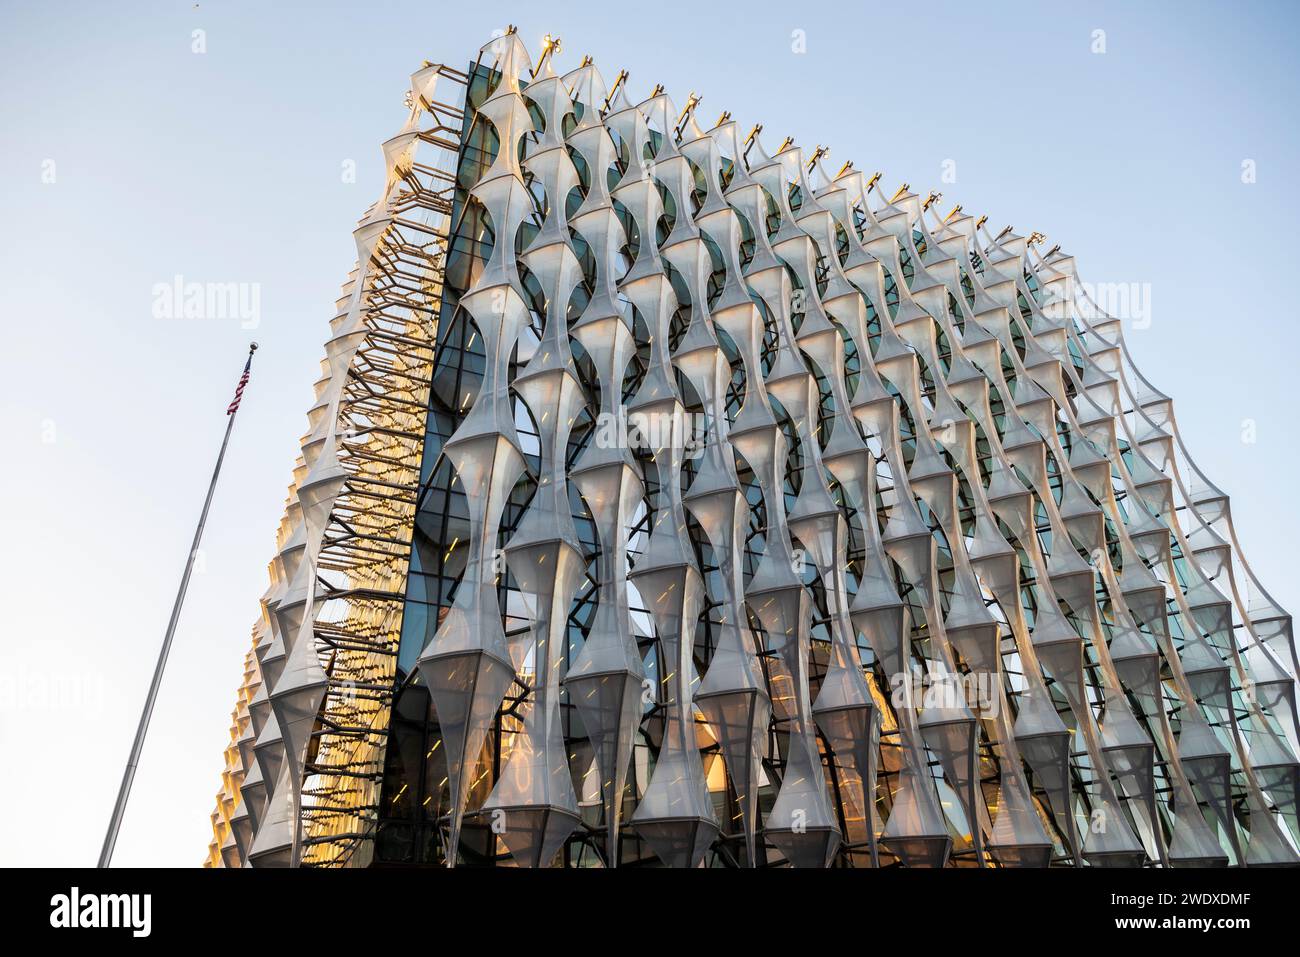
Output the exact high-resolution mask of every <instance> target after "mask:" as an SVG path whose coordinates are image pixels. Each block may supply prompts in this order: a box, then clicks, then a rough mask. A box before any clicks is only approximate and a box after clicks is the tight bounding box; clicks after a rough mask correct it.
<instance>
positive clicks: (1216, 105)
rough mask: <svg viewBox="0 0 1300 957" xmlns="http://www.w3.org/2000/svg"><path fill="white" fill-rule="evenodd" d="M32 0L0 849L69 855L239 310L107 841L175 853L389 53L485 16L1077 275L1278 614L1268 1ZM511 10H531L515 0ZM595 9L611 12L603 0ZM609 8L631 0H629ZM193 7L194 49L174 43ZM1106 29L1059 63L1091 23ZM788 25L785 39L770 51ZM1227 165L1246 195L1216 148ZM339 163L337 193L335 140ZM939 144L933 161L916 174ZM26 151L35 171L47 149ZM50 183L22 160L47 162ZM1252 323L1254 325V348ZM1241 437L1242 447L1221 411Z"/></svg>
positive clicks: (273, 507) (1279, 438) (10, 456)
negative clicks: (1121, 286) (158, 691)
mask: <svg viewBox="0 0 1300 957" xmlns="http://www.w3.org/2000/svg"><path fill="white" fill-rule="evenodd" d="M844 7H845V8H846V9H845V11H844V12H839V13H837V12H835V5H834V4H789V3H784V4H775V3H766V2H754V3H749V4H741V3H728V4H705V3H700V2H698V0H696V2H689V3H682V2H673V0H665V2H658V3H653V4H639V5H634V6H632V7H625V8H620V7H619V6H618V5H617V4H615V5H610V4H594V3H593V4H583V5H575V4H568V3H538V2H531V3H481V4H450V3H437V2H430V0H419V2H411V3H381V2H372V3H365V4H355V3H347V4H343V3H339V4H333V3H310V4H309V3H276V4H274V5H272V4H268V3H257V2H240V3H222V2H214V0H201V2H200V3H197V4H196V3H193V2H192V0H190V2H170V3H122V4H111V5H110V4H104V3H80V4H79V3H59V4H53V3H41V4H37V3H30V4H17V3H13V2H10V0H6V2H4V3H3V6H2V7H0V138H2V141H3V142H2V144H0V184H2V187H0V223H2V224H3V233H0V237H2V238H0V244H2V255H0V303H3V322H4V328H5V332H6V335H5V347H4V349H3V350H0V364H2V368H0V371H2V372H3V378H2V379H0V402H3V421H4V422H5V424H6V426H7V428H8V435H9V439H8V441H7V442H6V443H5V448H6V454H5V456H4V460H3V461H4V467H3V468H2V469H0V497H2V500H3V501H4V502H6V504H7V506H8V507H7V509H6V521H5V523H4V534H5V539H4V545H3V547H2V548H0V563H2V567H0V589H2V590H3V592H2V594H0V598H2V599H3V604H4V609H5V622H6V626H7V631H6V633H5V634H4V635H3V636H0V749H3V753H4V754H5V757H6V764H7V766H8V767H9V769H10V772H9V775H8V778H7V785H6V787H5V788H4V789H3V791H2V792H0V795H2V796H0V820H3V821H5V822H7V825H6V827H5V828H4V831H5V837H4V840H3V842H0V864H18V863H29V864H91V863H93V862H94V860H95V857H96V855H97V853H98V849H99V844H100V841H101V840H102V837H103V830H104V827H105V824H106V822H107V818H108V813H109V809H110V807H111V805H112V800H113V795H114V792H115V789H116V787H117V783H118V779H119V776H120V774H121V769H122V764H123V762H124V760H125V758H126V752H127V749H128V747H129V744H130V738H131V734H132V731H133V728H134V726H135V722H136V719H137V716H138V711H139V708H140V705H141V703H142V700H143V696H144V692H145V688H146V686H147V684H148V680H149V674H150V671H151V668H152V665H153V660H154V656H155V653H156V650H157V646H158V642H159V641H160V639H161V636H162V632H163V630H164V627H165V625H166V622H167V616H168V613H169V611H170V607H171V601H172V596H173V594H174V591H175V588H176V583H177V579H178V577H179V574H180V569H181V564H182V562H183V560H184V556H185V551H186V548H187V547H188V544H189V538H190V535H191V533H192V529H193V523H194V520H195V518H196V516H197V511H198V508H199V506H200V504H201V499H202V494H203V490H204V487H205V484H206V482H207V478H208V475H209V472H210V469H211V466H212V460H213V458H214V456H215V453H216V447H217V444H218V442H219V441H220V438H221V431H222V429H223V428H224V425H225V416H224V414H223V412H224V409H225V405H226V403H227V402H228V401H229V398H230V393H231V390H232V389H233V386H234V382H235V379H236V378H237V376H238V373H239V370H240V368H241V366H242V364H243V357H244V353H245V350H246V348H247V342H248V340H249V338H250V337H255V338H256V339H257V340H258V341H259V342H260V343H261V344H262V349H261V351H260V352H259V353H258V355H257V362H256V368H255V370H254V375H253V381H252V384H251V386H250V387H249V389H248V392H247V393H246V396H245V401H244V408H243V412H242V413H241V415H240V420H239V423H238V425H237V427H236V432H235V436H234V440H233V443H232V448H231V452H230V455H229V457H228V459H227V463H226V472H225V477H224V480H223V484H222V487H221V489H220V490H219V492H218V495H217V498H216V501H215V504H214V507H213V512H212V517H211V521H210V525H209V533H208V535H207V537H206V540H205V543H204V563H203V567H202V569H201V571H200V573H199V574H198V575H197V576H196V577H195V580H194V582H193V584H192V586H191V589H190V598H189V603H188V605H187V607H186V610H185V615H184V618H183V620H182V624H181V628H180V631H179V634H178V639H177V646H176V648H175V651H174V653H173V656H172V663H171V666H170V670H169V672H168V675H167V681H166V684H165V686H164V688H163V692H162V696H161V699H160V701H159V704H158V710H157V713H156V715H155V721H154V726H153V730H152V732H151V737H150V740H149V745H148V747H147V749H146V751H145V758H144V763H143V766H142V767H141V769H140V774H139V775H138V777H137V781H136V791H135V798H134V802H133V804H132V806H131V809H130V811H129V813H128V817H127V820H126V825H125V828H124V830H123V833H122V837H121V840H120V842H119V844H118V854H117V862H118V863H120V864H136V865H149V864H156V865H193V864H196V863H198V862H199V861H200V860H201V859H202V857H203V855H204V851H205V849H206V847H207V842H208V839H209V831H208V821H207V816H208V813H209V811H210V810H211V808H212V803H213V802H212V798H213V794H214V793H215V791H216V790H217V785H218V778H219V774H220V771H221V764H222V762H221V750H222V748H223V747H224V745H225V743H226V729H227V726H228V724H229V712H230V708H231V705H232V704H233V701H234V693H235V689H236V686H237V684H238V682H239V678H240V674H241V665H242V656H243V653H244V650H245V648H246V647H247V643H248V634H249V628H250V626H251V624H252V622H253V621H254V619H255V617H256V612H257V599H258V597H259V596H260V595H261V594H262V592H263V590H264V589H265V585H266V573H265V566H266V563H267V561H268V559H269V558H270V557H271V555H272V552H273V549H274V538H273V534H274V531H275V527H276V523H277V521H278V519H279V516H280V513H281V509H282V504H283V498H284V493H285V488H286V486H287V484H288V482H289V479H290V470H291V467H292V464H293V459H294V456H295V455H296V453H297V449H298V439H299V437H300V436H301V434H302V433H303V431H304V430H305V425H306V420H305V413H306V411H307V408H308V406H309V405H310V403H311V398H312V383H313V381H314V380H315V378H316V377H317V373H318V368H319V367H318V362H319V360H320V358H321V356H322V355H323V349H322V343H323V342H324V340H325V338H326V337H327V332H328V327H327V323H328V320H329V318H330V317H331V316H332V315H333V312H334V307H333V303H334V299H335V298H336V296H337V294H338V290H339V286H340V284H341V283H342V282H343V280H344V278H345V277H346V274H347V271H348V269H349V268H350V267H351V265H352V262H353V260H354V258H355V249H354V246H353V242H352V238H351V230H352V228H353V226H354V225H355V222H356V220H357V218H358V217H359V216H360V215H361V213H362V212H363V211H364V210H365V208H366V207H367V206H368V205H369V204H370V203H371V202H373V201H374V199H375V197H376V196H377V195H378V191H379V186H380V183H381V177H382V168H381V165H380V150H379V144H380V143H381V141H383V140H384V139H385V138H387V137H388V136H390V135H392V134H393V133H394V132H396V130H397V129H398V127H399V125H400V123H401V122H402V120H403V118H404V110H403V107H402V94H403V91H404V90H405V88H406V82H407V76H408V75H409V74H410V73H411V72H412V71H413V70H415V69H417V68H418V67H419V66H420V64H421V61H422V60H424V59H426V58H427V59H430V60H434V61H444V62H448V63H453V64H456V65H463V64H464V63H465V62H466V61H468V60H469V59H472V58H473V56H474V54H475V52H476V51H477V49H478V47H479V46H480V45H481V44H482V43H483V42H484V41H485V40H486V39H487V38H488V36H489V35H490V34H491V31H492V30H493V29H501V28H504V27H505V26H506V25H507V24H508V23H515V24H517V25H518V26H519V28H520V31H521V33H522V35H523V36H524V37H525V38H527V39H528V41H529V43H530V46H531V47H532V48H533V49H536V48H537V45H538V42H539V40H540V38H541V36H542V35H543V34H544V33H546V32H548V31H549V32H552V33H555V34H558V35H560V36H561V37H562V38H563V40H564V52H563V53H562V54H561V56H560V63H561V64H567V65H573V64H576V63H577V61H578V59H579V58H580V57H581V56H582V55H583V54H584V53H590V54H592V55H593V56H594V57H595V59H596V62H597V64H598V65H599V66H600V67H601V69H602V70H603V71H604V73H605V75H606V77H609V78H612V77H613V75H614V74H615V73H616V72H617V71H618V69H619V68H620V67H626V68H627V69H628V70H629V71H630V73H631V80H630V87H631V92H632V93H633V94H634V95H635V96H636V97H637V98H639V97H641V96H645V95H646V94H648V92H649V90H650V88H651V87H652V86H653V84H655V83H656V82H662V83H663V84H665V86H666V87H667V88H668V90H669V92H670V93H671V94H672V95H673V96H674V98H675V99H676V100H677V101H678V102H679V103H681V102H682V101H684V99H685V97H686V95H687V94H688V93H689V92H691V91H692V90H694V91H697V92H699V93H701V94H703V96H704V102H703V104H702V106H701V115H702V116H703V117H705V118H707V119H710V120H711V119H712V118H713V117H715V116H716V115H717V114H718V113H719V112H720V111H721V110H723V109H727V110H730V111H732V113H733V115H734V116H735V117H736V119H737V120H738V121H740V122H741V123H742V125H745V126H748V125H749V124H751V123H753V122H759V121H761V122H762V123H764V124H765V126H766V131H767V132H766V134H765V135H766V136H767V137H768V138H770V139H771V141H772V145H773V146H774V145H775V143H779V142H780V140H781V138H782V137H784V136H785V135H787V134H789V135H791V136H794V137H795V139H796V141H797V142H799V143H800V144H802V145H808V146H811V145H813V144H816V143H823V144H827V145H829V146H830V147H831V149H832V152H831V160H830V161H831V165H832V166H833V167H834V168H838V165H839V164H840V163H842V162H843V161H845V160H848V159H852V160H854V161H855V163H856V165H857V166H858V168H860V169H866V170H876V169H882V170H884V172H885V184H886V186H887V187H890V188H891V190H892V188H893V187H895V186H897V185H898V184H899V183H901V182H902V181H903V180H906V181H908V182H910V183H911V184H912V187H913V189H914V190H916V191H917V192H921V193H924V192H925V191H926V190H928V189H931V188H942V189H943V191H944V194H945V195H944V207H945V208H947V206H948V204H949V203H950V202H961V203H962V204H963V205H964V206H965V209H966V210H967V211H968V212H972V213H976V214H979V213H987V214H988V216H989V221H990V225H991V226H993V228H994V231H995V232H996V230H997V229H1000V228H1001V227H1002V226H1003V225H1005V224H1013V225H1015V227H1016V228H1017V230H1018V231H1020V232H1021V233H1028V232H1029V231H1030V230H1033V229H1037V230H1041V231H1043V232H1044V233H1047V234H1048V236H1049V238H1050V241H1051V242H1053V243H1055V242H1060V243H1061V244H1062V245H1063V248H1064V249H1066V250H1067V251H1068V252H1071V253H1074V254H1075V255H1076V256H1077V257H1078V262H1079V265H1080V270H1081V273H1082V275H1083V277H1084V278H1085V279H1087V280H1090V281H1094V282H1137V283H1149V284H1150V288H1151V296H1152V299H1151V306H1152V316H1151V318H1152V322H1151V325H1150V328H1148V329H1145V330H1140V331H1134V332H1132V333H1131V334H1130V336H1129V341H1130V344H1131V346H1132V349H1133V351H1134V353H1135V356H1136V358H1137V361H1138V363H1139V364H1140V366H1141V368H1142V369H1143V371H1144V372H1145V373H1146V375H1147V376H1148V378H1150V379H1151V380H1152V381H1153V382H1154V383H1155V384H1156V385H1157V386H1158V387H1159V388H1161V389H1163V390H1164V391H1165V392H1167V393H1169V394H1171V395H1172V396H1173V397H1174V399H1175V401H1176V408H1177V411H1178V416H1179V420H1180V423H1181V425H1182V428H1183V430H1184V432H1185V434H1186V436H1187V438H1188V442H1189V444H1190V446H1191V449H1192V451H1193V454H1195V455H1196V456H1197V458H1198V461H1199V462H1200V464H1201V465H1202V467H1203V468H1204V469H1205V470H1206V471H1207V472H1208V473H1209V475H1210V476H1211V477H1212V478H1213V479H1214V480H1215V481H1216V482H1217V483H1218V484H1219V485H1220V486H1221V487H1222V488H1224V489H1225V490H1227V491H1228V492H1230V493H1232V494H1233V495H1234V497H1235V502H1236V518H1237V522H1238V529H1239V531H1240V533H1241V535H1242V536H1243V539H1244V542H1245V545H1246V548H1247V553H1248V555H1249V557H1250V558H1251V560H1252V562H1253V563H1254V565H1255V567H1256V570H1257V571H1258V572H1259V573H1260V575H1261V576H1262V577H1263V579H1264V581H1265V582H1266V583H1267V584H1268V585H1269V586H1270V587H1271V589H1272V591H1273V594H1274V596H1275V597H1276V598H1277V599H1278V600H1279V601H1281V602H1282V603H1283V604H1284V605H1285V606H1287V607H1289V608H1292V609H1295V608H1296V607H1297V606H1300V587H1297V585H1296V584H1295V579H1294V572H1293V569H1294V561H1293V560H1292V559H1291V555H1290V553H1289V552H1288V550H1287V549H1286V548H1285V547H1284V545H1283V543H1284V542H1288V541H1294V540H1295V539H1296V537H1297V533H1298V532H1300V528H1297V526H1298V525H1300V522H1298V521H1297V510H1296V509H1295V507H1294V496H1295V489H1294V482H1293V480H1292V479H1291V478H1290V477H1289V476H1290V475H1292V474H1293V471H1294V470H1295V469H1296V467H1297V466H1298V465H1300V462H1297V460H1296V452H1295V445H1294V442H1295V436H1294V433H1293V430H1294V425H1288V424H1287V423H1288V422H1292V423H1293V422H1294V414H1293V412H1292V411H1290V410H1292V409H1293V407H1294V402H1293V401H1291V392H1292V388H1293V385H1294V382H1295V378H1296V371H1295V368H1294V360H1293V359H1292V358H1291V356H1292V355H1293V352H1294V346H1293V344H1292V343H1293V341H1294V336H1295V320H1296V315H1297V306H1296V299H1295V297H1294V296H1293V295H1292V294H1291V290H1290V289H1289V286H1290V283H1291V277H1292V276H1293V274H1294V261H1295V253H1294V245H1295V227H1294V221H1295V214H1296V209H1297V202H1296V201H1297V199H1298V198H1300V196H1298V195H1297V194H1298V187H1297V184H1298V182H1300V159H1298V157H1300V150H1298V149H1297V142H1296V140H1297V132H1296V122H1295V121H1296V116H1295V106H1294V104H1295V103H1296V102H1297V101H1298V99H1300V89H1298V86H1300V82H1298V81H1300V68H1298V67H1297V60H1296V59H1295V58H1294V56H1293V55H1292V51H1291V49H1290V47H1291V45H1292V44H1293V42H1294V40H1295V37H1296V32H1297V31H1296V26H1297V12H1296V11H1297V8H1296V7H1295V6H1294V5H1292V4H1289V3H1189V2H1177V3H1142V4H1109V3H1105V4H1079V3H1042V2H1038V3H1009V2H1004V0H990V2H986V3H971V2H968V0H967V2H960V3H941V2H937V0H931V2H928V3H927V4H925V11H926V12H925V13H921V12H919V11H916V10H914V8H913V7H912V6H911V5H908V4H900V3H893V4H868V3H860V2H855V3H852V4H844ZM543 10H545V11H546V12H545V13H543V12H542V11H543ZM624 11H625V12H624ZM633 14H639V15H644V16H639V17H638V19H636V20H633V19H632V16H633ZM196 29H201V30H204V31H205V32H206V33H205V37H206V52H205V53H202V54H196V53H194V52H192V51H191V47H192V43H193V40H192V31H194V30H196ZM1098 29H1101V30H1105V31H1106V52H1105V53H1104V54H1100V55H1098V54H1094V53H1092V52H1091V46H1092V44H1093V31H1094V30H1098ZM795 30H802V31H804V35H805V37H806V52H805V53H803V54H796V53H794V52H792V49H791V46H792V32H793V31H795ZM1246 159H1251V160H1254V161H1255V163H1256V168H1257V182H1255V183H1253V184H1249V185H1247V184H1243V183H1242V181H1241V164H1242V161H1243V160H1246ZM348 160H353V161H355V163H356V181H355V183H346V182H343V181H342V180H343V177H342V176H341V171H342V169H343V165H344V163H345V162H346V161H348ZM945 160H953V161H954V162H955V169H956V174H957V179H956V182H955V183H951V184H943V185H941V184H940V177H941V173H942V171H943V163H944V161H945ZM47 161H53V166H52V167H51V166H50V165H49V163H48V162H47ZM50 172H53V179H54V181H53V182H45V181H44V180H45V179H48V178H49V173H50ZM178 274H179V275H181V276H183V277H184V278H185V279H186V280H187V281H198V282H241V283H256V284H259V289H260V313H261V321H260V326H259V327H258V328H257V329H255V330H251V331H250V330H248V329H244V328H241V324H240V322H239V321H238V320H235V319H228V320H219V319H189V320H186V319H159V318H155V316H154V312H153V309H152V305H153V290H154V286H155V284H159V283H170V282H172V280H173V277H174V276H176V275H178ZM1284 341H1285V342H1286V345H1285V346H1284V345H1283V342H1284ZM1246 419H1250V420H1253V421H1254V423H1255V428H1256V433H1257V440H1256V441H1255V442H1254V443H1253V444H1247V443H1244V442H1243V441H1242V423H1243V420H1246Z"/></svg>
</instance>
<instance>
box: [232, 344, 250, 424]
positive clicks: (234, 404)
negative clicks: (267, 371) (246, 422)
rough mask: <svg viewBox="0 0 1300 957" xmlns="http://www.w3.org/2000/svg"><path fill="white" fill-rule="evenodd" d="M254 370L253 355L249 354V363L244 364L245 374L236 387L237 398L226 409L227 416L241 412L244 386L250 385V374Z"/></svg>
mask: <svg viewBox="0 0 1300 957" xmlns="http://www.w3.org/2000/svg"><path fill="white" fill-rule="evenodd" d="M252 368H253V354H252V353H251V352H250V353H249V354H248V361H247V362H245V363H244V374H243V375H241V376H240V377H239V385H237V386H235V397H234V398H233V399H232V400H231V401H230V405H229V406H227V407H226V415H234V414H235V413H236V412H238V411H239V400H240V399H242V398H243V397H244V386H246V385H248V374H249V372H250V371H252Z"/></svg>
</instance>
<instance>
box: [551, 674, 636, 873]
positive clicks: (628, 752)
mask: <svg viewBox="0 0 1300 957" xmlns="http://www.w3.org/2000/svg"><path fill="white" fill-rule="evenodd" d="M565 686H566V687H567V688H568V692H569V701H570V702H571V703H572V704H573V706H574V707H575V708H576V709H577V711H578V716H579V717H580V718H581V720H582V727H583V728H584V729H585V730H586V733H587V737H588V738H590V740H591V744H592V747H593V748H594V750H595V758H596V769H597V772H598V773H599V775H600V792H601V795H602V798H603V803H604V808H605V831H606V835H607V838H606V841H607V843H606V849H605V856H606V863H607V865H608V866H610V867H614V866H617V863H618V857H619V854H618V832H619V824H620V819H621V816H622V811H623V793H624V790H625V789H626V787H627V769H628V762H629V761H630V760H631V758H632V744H633V742H634V741H635V739H636V733H637V728H638V726H639V725H640V722H641V713H642V710H643V703H642V699H641V695H642V691H643V684H642V679H641V678H639V677H638V676H637V675H633V674H629V673H628V672H626V671H616V672H606V673H603V674H579V673H576V672H570V674H569V677H568V678H567V679H566V680H565Z"/></svg>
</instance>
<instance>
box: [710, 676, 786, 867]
mask: <svg viewBox="0 0 1300 957" xmlns="http://www.w3.org/2000/svg"><path fill="white" fill-rule="evenodd" d="M695 703H696V705H697V706H698V707H699V709H700V711H702V712H703V713H704V717H705V718H706V719H707V720H708V722H709V727H710V728H711V729H712V730H713V734H714V737H715V738H717V740H718V745H719V747H720V749H721V751H722V755H723V760H724V761H725V762H726V769H727V778H728V779H729V780H730V781H731V787H732V791H733V793H734V794H735V797H736V804H737V805H738V806H739V808H740V825H741V827H742V828H743V829H744V833H745V851H746V854H747V857H746V860H747V862H748V866H750V867H753V866H755V861H756V858H755V854H756V853H757V851H756V847H755V841H754V834H755V832H756V831H757V829H758V781H759V772H760V770H761V768H762V763H763V752H762V742H763V741H764V740H765V739H766V737H767V727H768V721H769V719H770V717H771V711H772V705H771V703H770V702H769V701H768V700H767V696H766V695H765V694H763V693H761V692H760V691H759V689H757V688H754V689H744V690H739V691H727V692H720V693H716V694H703V693H701V694H700V695H698V696H697V697H696V700H695Z"/></svg>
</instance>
